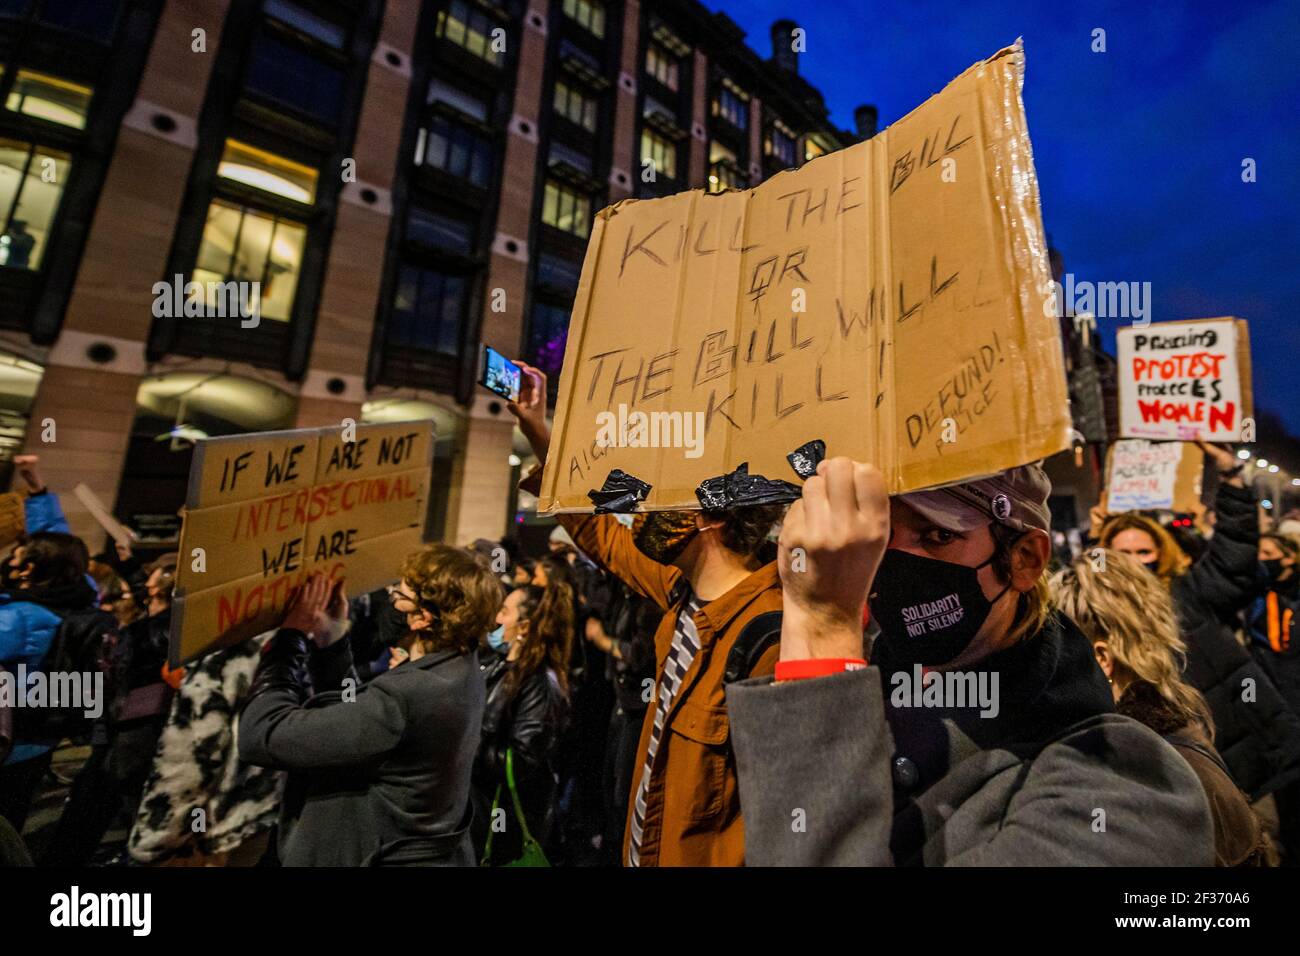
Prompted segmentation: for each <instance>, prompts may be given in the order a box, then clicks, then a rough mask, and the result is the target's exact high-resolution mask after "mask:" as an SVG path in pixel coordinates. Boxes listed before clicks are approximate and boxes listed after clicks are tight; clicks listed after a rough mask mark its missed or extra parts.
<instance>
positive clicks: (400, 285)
mask: <svg viewBox="0 0 1300 956" xmlns="http://www.w3.org/2000/svg"><path fill="white" fill-rule="evenodd" d="M466 285H467V283H466V280H465V277H464V276H458V275H448V274H446V273H444V272H438V271H437V270H434V269H421V268H418V267H416V266H403V267H402V270H401V272H400V273H399V275H398V278H397V292H396V295H395V296H394V298H393V314H392V316H391V317H390V318H389V323H388V344H389V345H390V346H393V345H397V346H405V347H407V348H418V349H426V350H428V351H431V352H441V353H442V354H444V355H452V356H454V355H457V354H459V352H460V327H461V317H462V316H463V315H464V313H465V292H466Z"/></svg>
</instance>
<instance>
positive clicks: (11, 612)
mask: <svg viewBox="0 0 1300 956" xmlns="http://www.w3.org/2000/svg"><path fill="white" fill-rule="evenodd" d="M28 500H29V501H30V500H31V499H30V498H29V499H28ZM60 517H62V516H61V515H60ZM61 620H62V619H61V618H60V617H59V616H58V615H57V614H55V613H54V612H53V611H51V610H49V609H48V608H44V607H41V605H39V604H33V603H32V602H30V601H13V600H11V599H10V596H9V595H8V594H0V664H2V665H4V667H5V669H6V670H8V671H10V672H11V673H14V672H16V670H17V667H18V665H19V664H26V665H27V673H28V675H29V676H30V675H33V674H34V673H35V672H37V671H39V670H40V669H41V668H43V667H44V666H45V658H46V657H47V656H48V655H49V653H50V645H51V644H53V643H54V635H55V634H56V633H57V632H58V630H59V622H60V621H61ZM53 749H54V748H53V745H52V744H49V743H41V744H35V743H23V742H22V741H15V742H14V748H13V751H12V752H11V753H10V754H9V756H8V758H7V759H6V760H5V764H15V763H18V762H19V761H22V760H30V759H32V758H33V757H39V756H40V755H41V754H43V753H45V752H46V751H48V750H53Z"/></svg>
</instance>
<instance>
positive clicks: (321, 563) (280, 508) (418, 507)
mask: <svg viewBox="0 0 1300 956" xmlns="http://www.w3.org/2000/svg"><path fill="white" fill-rule="evenodd" d="M432 455H433V426H432V423H431V422H429V421H415V422H395V423H385V424H375V425H356V424H351V423H349V424H347V425H344V426H338V427H333V428H307V429H299V430H295V431H282V432H263V433H259V434H252V435H234V436H231V437H228V438H213V439H208V440H206V441H201V442H199V443H198V445H197V446H196V447H195V450H194V461H193V464H192V465H191V466H190V485H189V492H188V495H187V497H186V505H185V524H184V527H183V528H182V530H181V542H180V550H179V563H178V565H177V577H176V592H175V597H174V600H173V605H172V631H171V654H170V658H171V664H172V666H178V665H180V664H183V663H185V662H186V661H190V660H193V659H194V658H196V657H199V656H201V655H203V654H206V653H208V652H210V651H212V650H215V649H217V648H220V647H226V646H229V645H231V644H235V643H238V642H240V641H244V640H247V639H248V638H250V637H255V636H256V635H258V634H261V633H263V632H264V631H268V630H270V629H272V628H274V627H275V626H276V625H277V624H279V622H280V620H281V619H282V618H283V616H284V611H285V606H286V603H287V601H288V599H289V597H290V595H291V594H292V593H293V591H294V589H295V588H297V586H298V585H299V584H301V583H302V582H303V580H304V579H305V578H306V577H307V575H308V574H310V573H312V572H315V571H319V572H322V573H324V574H326V575H328V576H329V577H330V578H331V579H336V578H340V577H342V578H346V580H347V590H348V595H349V596H350V597H351V596H356V595H358V594H361V593H364V592H366V591H370V590H373V589H374V588H377V587H380V586H382V585H385V584H389V583H391V582H392V581H394V580H396V578H397V571H398V568H399V566H400V565H401V562H402V560H403V559H404V558H405V557H406V556H407V555H408V554H410V553H411V552H412V551H414V550H416V549H417V548H418V547H419V546H420V544H421V540H422V529H423V525H424V515H425V508H426V502H427V498H428V493H429V474H430V471H429V469H430V464H431V462H432Z"/></svg>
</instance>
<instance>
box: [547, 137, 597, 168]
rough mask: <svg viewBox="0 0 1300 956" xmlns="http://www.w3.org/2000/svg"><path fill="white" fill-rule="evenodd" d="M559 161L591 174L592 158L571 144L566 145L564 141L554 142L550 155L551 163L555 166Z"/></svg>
mask: <svg viewBox="0 0 1300 956" xmlns="http://www.w3.org/2000/svg"><path fill="white" fill-rule="evenodd" d="M557 163H566V164H568V165H569V166H572V167H573V168H574V169H578V170H581V171H582V172H584V173H586V174H587V175H588V176H590V175H591V169H592V160H591V157H590V156H588V155H586V154H585V153H581V152H579V151H578V150H576V149H574V148H573V147H571V146H565V145H564V144H563V143H552V144H551V152H550V155H549V165H551V166H554V165H556V164H557Z"/></svg>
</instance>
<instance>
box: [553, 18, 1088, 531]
mask: <svg viewBox="0 0 1300 956" xmlns="http://www.w3.org/2000/svg"><path fill="white" fill-rule="evenodd" d="M1023 69H1024V63H1023V53H1022V50H1021V48H1020V45H1019V44H1016V45H1015V46H1013V47H1010V48H1008V49H1005V50H1003V51H1001V52H1000V53H998V54H997V55H996V56H994V57H993V58H992V59H990V60H988V61H986V62H984V63H979V64H977V65H975V66H973V67H972V68H971V69H969V70H967V71H966V72H965V73H963V74H962V75H961V76H960V77H958V78H957V79H956V80H954V81H953V82H952V83H951V84H949V86H948V87H947V88H946V89H944V90H943V91H942V92H941V93H939V94H938V95H936V96H934V97H932V98H931V99H930V100H929V101H927V102H926V103H925V104H923V105H922V106H921V107H919V108H918V109H916V110H915V111H913V112H912V113H911V114H909V115H908V116H906V117H904V118H903V119H902V120H900V121H899V122H898V123H896V124H895V125H894V126H892V127H890V128H889V129H887V130H885V131H884V132H882V133H880V134H878V135H877V136H875V137H874V138H873V139H871V140H869V141H867V142H864V143H859V144H857V145H855V146H852V147H849V148H846V149H842V150H840V151H838V152H835V153H831V154H828V155H826V156H823V157H820V158H818V159H815V160H813V161H812V162H810V163H808V164H806V165H804V166H803V167H801V168H800V169H797V170H787V171H785V172H782V173H780V174H778V175H777V176H775V177H773V178H772V179H770V180H769V181H767V182H765V183H763V184H762V185H760V186H758V187H756V188H754V189H750V190H747V191H744V192H735V191H728V192H723V193H720V194H717V195H709V194H706V193H704V192H702V191H700V190H693V191H689V192H684V193H679V194H677V195H674V196H668V197H665V198H662V199H652V200H625V201H623V202H620V203H618V204H616V205H614V206H611V207H609V208H607V209H605V210H603V211H602V212H601V213H600V214H599V215H598V216H597V217H596V221H595V226H594V229H593V232H592V236H591V240H590V242H589V244H588V247H587V255H586V260H585V262H584V265H583V271H582V279H581V281H580V283H579V287H578V293H577V298H576V301H575V304H574V309H573V316H572V320H571V322H570V326H569V336H568V343H567V349H566V352H565V357H564V367H563V371H562V374H561V378H560V392H559V401H558V402H557V404H556V418H555V428H554V438H553V441H552V444H551V449H550V454H549V457H548V459H547V463H546V469H545V473H544V476H543V481H542V493H541V495H540V502H539V508H540V509H542V510H544V511H549V512H563V511H570V512H581V511H591V510H592V501H591V500H590V499H589V497H588V492H589V491H590V490H592V489H599V488H601V486H602V483H603V482H604V481H605V479H606V477H607V476H609V475H610V473H611V471H612V470H614V469H621V470H623V471H624V472H626V473H627V474H628V475H631V476H633V477H634V478H636V479H640V480H641V481H644V482H647V483H649V484H650V485H651V490H650V492H649V494H648V495H647V496H646V497H645V499H644V501H642V503H641V504H640V508H641V509H643V510H656V509H667V508H698V507H700V504H699V501H698V499H697V496H696V488H697V486H699V485H700V483H701V482H702V481H704V480H706V479H709V478H716V477H718V476H723V475H728V474H732V473H735V472H736V471H737V469H738V467H739V466H740V465H742V464H744V463H748V471H749V473H750V474H751V475H755V474H757V475H763V476H766V477H767V478H770V479H780V480H787V481H796V480H797V474H796V472H795V471H794V470H793V469H792V467H791V465H790V463H789V462H787V459H786V456H787V455H788V454H790V453H791V452H793V451H794V450H795V449H797V448H799V447H800V446H803V445H804V444H805V443H807V442H809V441H812V440H817V439H820V440H822V441H824V442H825V445H826V453H827V455H830V456H834V455H850V456H852V457H854V458H857V459H860V460H864V461H869V462H872V463H874V464H875V465H877V466H878V467H879V468H880V469H881V470H882V471H883V472H884V474H885V476H886V480H887V482H888V486H889V490H890V491H891V492H900V491H906V490H911V489H917V488H923V487H929V486H934V485H940V484H944V483H949V482H954V481H958V480H962V479H967V478H971V477H974V476H977V475H986V474H989V473H991V472H994V471H997V470H1000V469H1003V468H1007V467H1011V466H1014V465H1019V464H1024V463H1025V462H1029V461H1033V460H1035V459H1039V458H1043V457H1046V456H1048V455H1051V454H1053V453H1055V452H1057V451H1060V450H1061V449H1063V448H1066V447H1068V446H1069V443H1070V441H1069V439H1070V428H1071V424H1070V413H1069V407H1068V399H1067V387H1066V378H1065V371H1064V360H1063V355H1062V347H1061V341H1060V330H1059V325H1058V322H1057V320H1056V318H1055V307H1054V303H1053V300H1052V299H1051V298H1050V294H1051V285H1050V283H1051V274H1050V270H1049V267H1048V261H1047V253H1046V248H1045V244H1044V238H1043V235H1044V234H1043V229H1042V223H1041V215H1040V212H1039V202H1038V187H1037V180H1036V178H1035V174H1034V168H1033V163H1032V156H1031V152H1030V145H1029V137H1028V133H1027V130H1026V127H1025V118H1024V113H1023V108H1022V105H1021V99H1020V89H1021V82H1022V75H1023ZM737 503H744V502H743V501H741V502H737Z"/></svg>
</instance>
